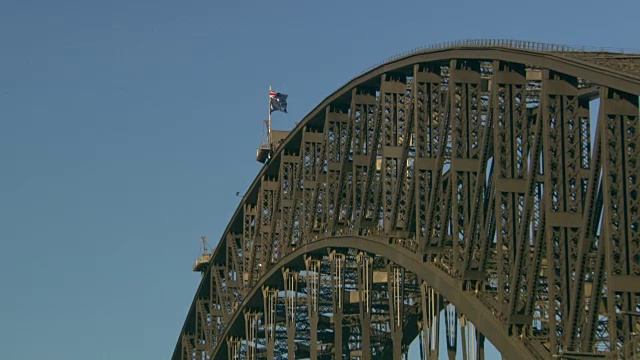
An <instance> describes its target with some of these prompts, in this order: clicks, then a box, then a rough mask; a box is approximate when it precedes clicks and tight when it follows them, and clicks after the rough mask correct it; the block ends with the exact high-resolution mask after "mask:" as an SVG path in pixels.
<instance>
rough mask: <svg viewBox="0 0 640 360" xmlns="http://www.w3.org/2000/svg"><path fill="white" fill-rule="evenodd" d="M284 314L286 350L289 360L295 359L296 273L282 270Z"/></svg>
mask: <svg viewBox="0 0 640 360" xmlns="http://www.w3.org/2000/svg"><path fill="white" fill-rule="evenodd" d="M282 275H283V277H284V291H285V294H284V296H285V313H286V318H287V339H288V340H287V348H288V355H289V359H294V358H295V345H296V344H295V339H296V307H297V304H298V272H297V271H295V270H290V269H284V270H283V271H282Z"/></svg>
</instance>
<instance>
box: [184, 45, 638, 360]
mask: <svg viewBox="0 0 640 360" xmlns="http://www.w3.org/2000/svg"><path fill="white" fill-rule="evenodd" d="M639 95H640V55H637V54H633V53H628V52H622V51H614V50H610V49H586V48H576V47H568V46H560V45H549V44H540V43H533V42H525V41H513V40H468V41H460V42H452V43H445V44H438V45H434V46H430V47H426V48H422V49H417V50H415V51H412V52H408V53H405V54H401V55H400V56H397V57H395V58H393V59H390V60H388V61H386V62H385V63H383V64H380V65H378V66H376V67H373V68H371V69H370V70H368V71H366V72H364V73H363V74H361V75H359V76H357V77H356V78H354V79H352V80H350V81H348V82H347V83H346V84H345V85H344V86H342V87H341V88H339V89H338V90H336V91H335V92H334V93H332V94H330V95H329V96H328V97H327V98H326V99H324V100H323V101H322V102H321V103H320V104H318V105H317V106H316V107H315V108H314V109H313V110H312V111H311V112H310V113H309V114H308V115H307V116H306V117H304V119H302V120H301V121H300V122H299V124H298V125H297V126H296V127H295V129H293V131H291V133H290V134H289V135H288V136H287V137H286V139H284V141H283V142H282V143H281V145H280V146H279V147H278V149H277V150H276V151H275V152H274V154H273V156H272V157H271V159H270V160H269V161H268V162H267V163H266V164H265V165H264V167H263V168H262V169H261V171H260V173H259V174H258V175H257V177H256V179H255V180H254V181H253V183H252V185H251V186H250V188H249V190H248V191H247V193H246V194H245V195H244V197H243V198H242V200H241V203H240V204H239V206H238V208H237V210H236V212H235V214H234V215H233V217H232V218H231V220H230V222H229V224H228V226H227V228H226V230H225V231H224V233H223V234H222V236H221V237H220V241H219V243H218V245H217V247H216V249H215V251H214V252H213V253H212V254H211V256H210V257H209V258H208V259H207V262H206V263H205V264H204V265H202V266H200V267H199V269H200V270H201V271H202V275H203V277H202V281H201V283H200V286H199V287H198V289H197V292H196V294H195V297H194V299H193V303H192V305H191V308H190V310H189V312H188V315H187V317H186V320H185V323H184V326H183V328H182V330H181V332H180V335H179V337H178V341H177V344H176V347H175V350H174V353H173V357H172V359H174V360H187V359H189V360H192V359H196V360H205V359H249V360H254V359H294V358H295V359H313V360H315V359H363V360H365V359H390V358H394V359H400V358H403V356H406V354H407V349H408V348H409V345H410V344H412V343H417V344H419V350H420V351H419V353H420V357H421V358H422V359H437V358H441V357H442V358H449V359H455V358H456V357H457V358H460V357H461V358H463V359H483V358H484V357H485V353H484V349H485V347H486V342H487V340H488V341H489V342H491V344H493V346H495V347H496V348H497V350H498V351H500V353H501V354H502V357H503V358H505V359H550V358H556V359H587V358H588V359H593V358H611V359H633V358H637V356H640V355H638V353H639V352H640V112H639V104H638V100H639ZM416 339H418V341H415V340H416ZM440 344H442V346H441V345H440ZM443 349H446V351H445V350H443Z"/></svg>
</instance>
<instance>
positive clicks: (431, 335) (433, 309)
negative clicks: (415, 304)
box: [420, 281, 440, 359]
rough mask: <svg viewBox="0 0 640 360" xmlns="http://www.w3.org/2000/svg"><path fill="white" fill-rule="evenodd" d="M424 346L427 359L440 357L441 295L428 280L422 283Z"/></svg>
mask: <svg viewBox="0 0 640 360" xmlns="http://www.w3.org/2000/svg"><path fill="white" fill-rule="evenodd" d="M420 293H421V295H422V296H421V300H422V304H421V305H422V328H423V332H424V337H423V348H424V355H425V357H426V359H438V351H439V340H440V327H439V325H440V296H439V295H438V294H437V293H436V291H435V289H434V288H432V287H431V286H429V285H427V283H426V282H424V281H423V282H422V283H421V284H420Z"/></svg>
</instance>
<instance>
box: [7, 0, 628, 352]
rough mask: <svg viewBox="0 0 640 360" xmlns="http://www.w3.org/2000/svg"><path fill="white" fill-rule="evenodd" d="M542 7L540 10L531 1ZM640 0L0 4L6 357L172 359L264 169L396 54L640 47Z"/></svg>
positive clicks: (19, 0) (22, 0) (15, 0)
mask: <svg viewBox="0 0 640 360" xmlns="http://www.w3.org/2000/svg"><path fill="white" fill-rule="evenodd" d="M525 4H530V5H525ZM639 13H640V2H639V1H637V0H620V1H609V2H602V1H599V2H597V1H582V0H580V1H557V0H555V1H547V0H539V1H536V2H532V3H525V2H521V1H514V0H505V1H463V0H459V1H438V2H436V1H430V0H422V1H405V2H392V1H388V0H387V1H377V0H376V1H374V0H370V1H300V0H298V1H285V0H281V1H255V2H253V1H221V0H209V1H165V0H154V1H149V0H138V1H131V0H129V1H121V0H110V1H99V2H98V1H91V0H76V1H73V0H58V1H32V0H0V245H1V247H0V359H18V360H19V359H52V360H62V359H64V360H76V359H101V360H103V359H114V360H115V359H117V360H129V359H167V358H169V356H170V354H171V352H172V350H173V347H174V345H175V341H176V339H177V336H178V333H179V331H180V328H181V326H182V323H183V321H184V318H185V315H186V312H187V310H188V307H189V305H190V303H191V300H192V297H193V295H194V292H195V289H196V287H197V285H198V282H199V276H198V275H197V274H194V273H192V272H191V265H192V262H193V261H194V260H195V258H196V256H197V255H198V251H199V245H198V241H199V236H200V235H203V234H204V235H207V236H208V237H209V241H210V243H212V244H215V243H216V242H217V240H218V239H219V237H220V235H221V233H222V231H223V230H224V228H225V226H226V224H227V222H228V220H229V218H230V217H231V215H232V214H233V212H234V211H235V209H236V207H237V205H238V202H239V200H240V198H239V197H236V195H235V193H236V192H238V191H239V192H240V193H244V191H245V190H246V189H247V188H248V186H249V184H250V183H251V182H252V181H253V179H254V177H255V175H256V174H257V173H258V171H259V169H260V164H259V163H257V162H256V161H255V154H256V148H257V146H258V144H259V142H260V140H261V138H262V136H263V129H262V120H263V119H265V118H266V116H267V106H268V88H269V85H272V86H273V87H274V89H275V90H277V91H281V92H284V93H287V94H289V99H288V100H289V114H283V113H275V114H274V127H275V128H276V129H290V128H291V127H292V126H293V123H294V122H295V121H299V120H300V119H301V118H302V117H304V115H306V114H307V113H308V112H309V111H310V110H311V109H312V108H313V107H314V106H315V105H316V104H317V103H318V102H320V101H321V100H322V99H324V98H325V97H326V96H327V95H329V93H331V92H332V91H334V90H335V89H336V88H338V87H339V86H341V85H342V84H343V83H344V82H345V81H347V80H348V79H350V78H351V77H353V76H355V75H357V74H358V73H359V72H360V71H361V70H364V69H365V68H367V67H369V66H371V65H373V64H375V63H378V62H379V61H381V60H384V59H385V58H387V57H389V56H391V55H394V54H396V53H398V52H402V51H405V50H408V49H411V48H414V47H417V46H421V45H426V44H430V43H435V42H440V41H446V40H456V39H464V38H516V39H523V40H531V41H543V42H554V43H562V44H572V45H574V44H575V45H593V46H608V47H625V48H636V49H637V48H640V40H639V39H638V33H639V26H638V14H639Z"/></svg>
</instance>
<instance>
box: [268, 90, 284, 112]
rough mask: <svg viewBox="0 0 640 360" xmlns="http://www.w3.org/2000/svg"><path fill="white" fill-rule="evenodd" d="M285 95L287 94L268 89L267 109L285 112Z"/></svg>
mask: <svg viewBox="0 0 640 360" xmlns="http://www.w3.org/2000/svg"><path fill="white" fill-rule="evenodd" d="M287 96H288V95H287V94H282V93H279V92H275V91H273V90H271V91H269V111H270V112H274V111H282V112H283V113H286V112H287Z"/></svg>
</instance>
